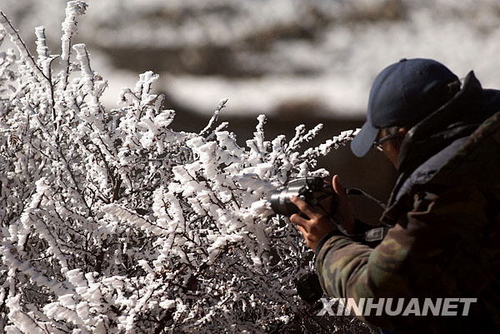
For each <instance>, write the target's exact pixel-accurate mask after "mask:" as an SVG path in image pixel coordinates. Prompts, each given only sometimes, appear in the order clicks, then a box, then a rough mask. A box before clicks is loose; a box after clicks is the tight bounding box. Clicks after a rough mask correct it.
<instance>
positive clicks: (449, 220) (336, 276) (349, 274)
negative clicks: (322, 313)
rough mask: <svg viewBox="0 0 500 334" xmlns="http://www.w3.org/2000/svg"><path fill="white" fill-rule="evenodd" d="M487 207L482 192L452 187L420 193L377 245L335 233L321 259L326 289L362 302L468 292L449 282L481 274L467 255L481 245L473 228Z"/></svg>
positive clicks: (320, 271)
mask: <svg viewBox="0 0 500 334" xmlns="http://www.w3.org/2000/svg"><path fill="white" fill-rule="evenodd" d="M485 205H486V202H485V199H484V197H483V195H482V193H481V192H480V191H478V190H476V191H474V190H471V189H470V188H468V189H457V188H455V189H451V190H447V191H445V192H443V193H441V194H440V196H439V197H438V196H436V195H435V194H432V193H429V192H423V193H419V194H418V195H415V198H414V208H413V210H411V211H410V212H408V213H407V214H406V215H404V216H403V217H402V218H401V220H400V221H399V222H398V224H396V225H395V226H394V227H393V228H391V229H390V230H389V231H388V234H387V235H386V237H385V238H384V240H383V241H382V242H381V243H380V244H379V245H378V246H377V247H375V248H370V247H368V246H366V245H363V244H361V243H358V242H354V241H352V240H351V239H349V238H348V237H345V236H333V237H331V238H330V239H328V240H327V241H326V242H325V243H324V244H323V246H322V247H321V249H320V250H319V252H318V253H317V258H316V268H317V273H318V276H319V278H320V283H321V285H322V287H323V290H324V291H325V292H326V293H327V294H328V295H330V296H333V297H337V298H354V299H355V301H356V302H359V299H360V298H411V297H432V296H438V297H446V296H453V297H459V296H461V295H462V294H463V293H464V292H463V291H461V290H459V289H458V287H460V288H463V287H464V285H460V283H458V285H457V284H449V283H450V282H446V280H447V279H453V280H455V279H458V280H460V279H461V278H460V277H459V276H457V275H461V276H464V274H460V273H461V272H462V273H463V272H464V269H465V272H468V273H470V272H471V271H469V270H474V271H472V272H476V273H480V272H481V269H482V268H479V267H478V266H479V264H477V263H474V262H475V261H470V263H464V261H463V259H464V258H472V259H474V255H472V256H471V254H464V252H466V251H467V252H473V251H474V249H475V250H477V251H479V250H480V249H481V245H479V243H478V242H477V241H475V238H474V236H473V235H472V234H471V231H474V230H475V228H476V227H477V226H474V224H482V223H484V222H485V221H486V220H487V218H486V217H485V216H484V211H485V210H484V207H485ZM464 236H465V237H464ZM464 265H465V266H466V267H463V266H464ZM483 271H484V269H483ZM457 277H458V278H457ZM465 280H466V278H465V277H464V281H465ZM473 284H474V282H470V284H469V285H470V286H472V285H473ZM465 285H467V284H465ZM443 286H444V287H445V288H444V289H443V288H442V287H443ZM455 287H457V289H455ZM470 292H471V293H473V291H470ZM469 296H470V295H469ZM364 320H367V319H364ZM394 320H395V319H394V318H392V319H385V318H384V317H377V319H376V322H377V323H374V322H373V321H370V320H367V321H368V322H371V323H374V324H375V325H377V326H386V327H389V328H390V327H393V326H392V325H391V324H390V323H389V322H392V321H394Z"/></svg>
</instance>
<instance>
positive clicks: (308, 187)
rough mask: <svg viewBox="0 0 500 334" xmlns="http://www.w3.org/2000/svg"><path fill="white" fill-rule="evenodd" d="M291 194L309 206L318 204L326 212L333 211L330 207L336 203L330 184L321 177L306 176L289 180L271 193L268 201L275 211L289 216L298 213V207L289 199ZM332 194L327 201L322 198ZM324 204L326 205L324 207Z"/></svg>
mask: <svg viewBox="0 0 500 334" xmlns="http://www.w3.org/2000/svg"><path fill="white" fill-rule="evenodd" d="M292 196H297V197H299V198H300V199H302V200H303V201H305V202H306V203H307V204H309V205H311V206H319V207H321V208H322V209H323V210H325V211H326V212H327V213H331V212H335V210H334V209H335V208H334V207H332V206H333V205H335V203H336V200H335V199H336V193H335V192H334V191H333V189H332V186H331V184H330V183H328V182H327V181H326V180H325V179H324V178H322V177H306V178H300V179H295V180H292V181H290V182H289V183H288V184H287V185H286V186H285V187H283V188H280V189H278V190H276V191H275V192H273V193H272V194H271V198H270V200H269V202H270V203H271V208H272V210H273V211H274V212H275V213H278V214H282V215H284V216H287V217H290V216H291V215H293V214H294V213H300V211H299V209H298V208H297V207H296V206H295V204H293V203H292V202H291V201H290V198H291V197H292ZM332 196H334V198H333V200H331V199H330V201H329V202H328V203H325V202H323V200H325V199H327V198H328V197H332ZM325 204H327V205H328V207H325Z"/></svg>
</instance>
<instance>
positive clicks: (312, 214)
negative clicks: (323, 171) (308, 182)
mask: <svg viewBox="0 0 500 334" xmlns="http://www.w3.org/2000/svg"><path fill="white" fill-rule="evenodd" d="M332 186H333V190H334V191H335V192H336V193H337V200H338V209H337V212H333V213H327V212H325V211H324V210H322V209H321V208H320V207H312V206H310V205H309V204H307V203H306V202H305V201H303V200H301V199H300V198H298V197H293V198H291V201H292V203H293V204H295V205H296V206H297V208H299V210H300V211H301V212H302V213H303V214H304V215H306V216H307V218H304V217H302V216H301V215H299V214H294V215H292V216H291V217H290V221H292V222H293V223H295V224H297V228H298V230H299V231H300V232H301V233H302V236H303V237H304V239H305V241H306V244H307V246H308V247H309V248H311V249H312V250H313V251H315V250H316V247H317V246H318V243H319V242H320V240H321V238H323V237H324V236H325V235H327V234H328V233H330V232H331V231H334V230H337V227H336V226H335V224H334V223H333V221H338V222H340V224H342V225H343V226H344V228H345V229H346V230H347V231H350V230H352V228H353V227H354V218H353V215H352V208H351V204H350V202H349V199H348V198H347V195H346V192H345V190H344V188H343V187H342V186H341V185H340V183H339V181H338V175H335V176H334V177H333V179H332Z"/></svg>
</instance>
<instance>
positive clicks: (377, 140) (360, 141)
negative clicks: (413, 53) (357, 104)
mask: <svg viewBox="0 0 500 334" xmlns="http://www.w3.org/2000/svg"><path fill="white" fill-rule="evenodd" d="M459 87H460V81H459V79H458V77H457V76H456V75H455V74H453V73H452V72H451V71H450V70H449V69H448V68H447V67H446V66H444V65H443V64H441V63H439V62H437V61H434V60H431V59H420V58H417V59H402V60H400V61H399V62H397V63H395V64H392V65H390V66H388V67H386V68H385V69H384V70H383V71H382V72H380V74H379V75H378V76H377V77H376V78H375V81H374V82H373V85H372V88H371V91H370V96H369V100H368V112H367V120H366V122H365V124H364V125H363V127H362V128H361V131H360V132H359V133H358V135H357V136H356V137H355V138H354V140H353V141H352V142H351V150H352V152H353V153H354V154H355V155H356V156H358V157H362V156H364V155H365V154H366V153H368V151H369V150H370V148H371V147H372V146H374V145H375V146H376V147H378V148H379V149H382V150H383V151H384V153H385V154H386V155H387V157H388V158H389V159H390V160H391V161H392V162H393V163H394V164H395V165H397V160H398V153H399V147H400V145H401V142H402V139H403V138H404V136H405V135H406V133H407V132H408V130H409V129H410V128H411V127H412V126H414V125H415V124H417V123H418V122H420V121H421V120H423V119H424V118H426V117H427V116H428V115H430V114H431V113H432V112H434V111H436V110H437V109H439V107H441V106H442V105H444V104H445V103H446V102H448V101H449V100H450V98H451V97H452V96H453V95H454V94H455V93H456V92H457V90H458V89H459Z"/></svg>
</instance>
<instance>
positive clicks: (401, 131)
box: [398, 128, 408, 139]
mask: <svg viewBox="0 0 500 334" xmlns="http://www.w3.org/2000/svg"><path fill="white" fill-rule="evenodd" d="M407 133H408V129H407V128H399V129H398V134H399V136H400V137H401V139H403V138H404V137H405V136H406V134H407Z"/></svg>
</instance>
